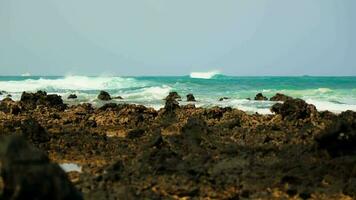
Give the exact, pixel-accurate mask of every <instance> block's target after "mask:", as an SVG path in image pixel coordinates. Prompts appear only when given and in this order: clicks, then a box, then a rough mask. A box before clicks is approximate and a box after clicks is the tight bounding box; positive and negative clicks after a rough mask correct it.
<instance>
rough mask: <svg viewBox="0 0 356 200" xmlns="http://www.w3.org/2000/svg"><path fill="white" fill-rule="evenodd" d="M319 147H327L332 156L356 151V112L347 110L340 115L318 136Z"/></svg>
mask: <svg viewBox="0 0 356 200" xmlns="http://www.w3.org/2000/svg"><path fill="white" fill-rule="evenodd" d="M316 142H317V143H318V147H319V148H321V149H326V150H327V151H328V152H329V154H330V155H332V156H340V155H345V154H355V153H356V112H352V111H346V112H343V113H341V114H340V115H339V116H338V119H337V120H336V121H334V122H333V123H332V124H331V125H330V126H329V127H328V128H326V129H325V131H324V132H323V133H322V134H321V135H319V136H318V137H317V138H316Z"/></svg>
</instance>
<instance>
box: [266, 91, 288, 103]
mask: <svg viewBox="0 0 356 200" xmlns="http://www.w3.org/2000/svg"><path fill="white" fill-rule="evenodd" d="M291 99H293V98H292V97H290V96H287V95H284V94H281V93H277V94H275V95H274V96H273V97H271V98H270V99H269V100H270V101H283V102H284V101H287V100H291Z"/></svg>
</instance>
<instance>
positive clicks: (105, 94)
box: [98, 91, 111, 101]
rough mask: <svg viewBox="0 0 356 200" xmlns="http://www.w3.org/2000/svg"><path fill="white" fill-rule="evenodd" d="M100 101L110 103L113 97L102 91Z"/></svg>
mask: <svg viewBox="0 0 356 200" xmlns="http://www.w3.org/2000/svg"><path fill="white" fill-rule="evenodd" d="M98 99H99V100H102V101H110V100H111V96H110V94H109V93H108V92H106V91H100V93H99V95H98Z"/></svg>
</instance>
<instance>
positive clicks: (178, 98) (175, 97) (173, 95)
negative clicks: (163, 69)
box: [164, 92, 182, 101]
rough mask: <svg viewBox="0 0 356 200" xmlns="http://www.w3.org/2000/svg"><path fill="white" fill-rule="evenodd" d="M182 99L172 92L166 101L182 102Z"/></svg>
mask: <svg viewBox="0 0 356 200" xmlns="http://www.w3.org/2000/svg"><path fill="white" fill-rule="evenodd" d="M181 99H182V97H181V96H180V95H179V94H178V93H177V92H170V93H169V94H168V96H167V97H166V98H165V99H164V100H177V101H180V100H181Z"/></svg>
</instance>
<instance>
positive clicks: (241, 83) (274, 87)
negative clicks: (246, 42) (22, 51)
mask: <svg viewBox="0 0 356 200" xmlns="http://www.w3.org/2000/svg"><path fill="white" fill-rule="evenodd" d="M37 90H44V91H46V92H47V93H49V94H59V95H61V96H62V98H63V100H64V101H65V102H66V103H68V104H78V103H85V102H88V103H92V104H93V105H94V106H101V105H103V104H104V102H102V101H99V100H97V95H98V93H99V91H100V90H105V91H107V92H109V93H110V94H111V95H112V96H121V97H123V98H124V99H122V100H112V102H116V103H134V104H142V105H145V106H148V107H153V108H155V109H159V108H161V107H163V106H164V100H163V99H164V98H165V97H166V96H167V95H168V93H169V92H170V91H176V92H178V93H179V94H180V95H181V96H182V101H180V104H181V105H184V104H187V103H188V102H186V98H185V96H186V95H187V94H188V93H192V94H194V96H195V98H196V100H197V102H195V105H196V106H198V107H213V106H221V107H227V106H229V107H234V108H238V109H241V110H244V111H246V112H249V113H254V112H258V113H260V114H269V113H270V110H269V108H270V107H271V106H272V105H273V104H274V103H275V102H271V101H254V100H247V98H251V99H253V98H254V96H255V95H256V94H257V93H259V92H262V93H263V94H264V95H265V96H267V97H268V98H269V97H272V96H273V95H274V94H275V93H277V92H278V93H283V94H286V95H289V96H292V97H295V98H301V99H304V100H305V101H307V102H308V103H311V104H314V105H315V106H316V107H317V109H318V110H319V111H323V110H329V111H332V112H335V113H340V112H342V111H346V110H353V111H356V77H312V76H300V77H277V76H263V77H236V76H225V75H223V74H219V73H217V72H208V73H197V72H195V73H191V74H190V75H187V76H169V77H168V76H141V77H110V76H96V77H94V76H0V91H6V93H4V94H3V95H0V99H3V98H5V97H6V96H7V94H11V95H12V98H13V99H14V100H19V99H20V97H21V93H22V92H23V91H29V92H35V91H37ZM69 94H76V95H77V96H78V99H74V100H68V99H67V97H68V95H69ZM221 97H228V98H229V99H227V100H224V101H219V99H220V98H221ZM190 103H191V102H190Z"/></svg>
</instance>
